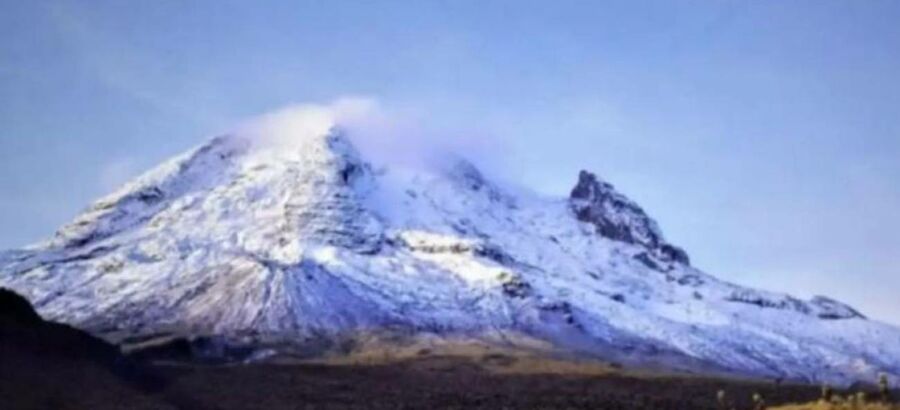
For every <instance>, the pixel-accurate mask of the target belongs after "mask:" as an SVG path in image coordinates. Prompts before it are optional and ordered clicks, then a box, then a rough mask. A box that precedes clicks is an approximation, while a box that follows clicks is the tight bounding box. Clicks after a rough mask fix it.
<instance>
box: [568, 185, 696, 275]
mask: <svg viewBox="0 0 900 410" xmlns="http://www.w3.org/2000/svg"><path fill="white" fill-rule="evenodd" d="M569 203H570V206H571V207H572V210H573V211H574V212H575V215H576V216H577V217H578V220H580V221H583V222H587V223H590V224H592V225H594V227H595V228H596V230H597V233H598V234H600V235H603V236H604V237H607V238H609V239H612V240H615V241H622V242H626V243H630V244H637V245H641V246H643V247H645V248H646V249H647V250H648V251H649V252H650V254H651V255H653V256H654V257H655V258H658V259H660V260H662V261H663V262H677V263H682V264H685V265H690V259H689V258H688V255H687V253H686V252H685V251H684V250H682V249H681V248H678V247H676V246H674V245H671V244H669V243H667V242H666V241H665V240H664V239H663V237H662V233H661V232H660V229H659V227H658V226H657V225H656V221H654V220H653V219H651V218H650V217H649V216H647V214H646V213H645V212H644V210H643V209H642V208H641V207H640V206H639V205H638V204H636V203H634V202H633V201H631V200H630V199H628V198H627V197H625V196H624V195H622V194H621V193H619V192H618V191H616V189H615V188H614V187H613V186H612V184H610V183H608V182H606V181H603V180H602V179H599V178H597V176H596V175H594V174H593V173H591V172H588V171H584V170H582V171H581V172H580V173H579V174H578V184H577V185H575V188H573V189H572V193H571V194H570V195H569ZM646 261H647V263H648V264H650V263H654V262H652V261H650V260H646Z"/></svg>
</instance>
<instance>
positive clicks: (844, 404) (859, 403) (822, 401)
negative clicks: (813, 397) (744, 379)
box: [772, 373, 900, 410]
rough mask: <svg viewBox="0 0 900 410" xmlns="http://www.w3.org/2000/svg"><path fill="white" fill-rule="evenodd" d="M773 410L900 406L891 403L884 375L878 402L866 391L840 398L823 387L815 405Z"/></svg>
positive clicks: (862, 409)
mask: <svg viewBox="0 0 900 410" xmlns="http://www.w3.org/2000/svg"><path fill="white" fill-rule="evenodd" d="M772 410H900V405H897V404H896V403H893V402H892V401H891V392H890V384H889V383H888V378H887V375H886V374H883V373H882V374H880V375H879V376H878V396H877V399H876V401H872V400H870V399H869V396H868V394H867V393H866V392H864V391H858V392H855V393H852V392H851V393H847V395H846V396H840V395H837V394H834V392H833V391H832V389H831V387H830V386H827V385H825V386H822V397H820V398H819V401H817V402H815V403H806V404H793V405H789V406H782V407H777V408H774V409H772Z"/></svg>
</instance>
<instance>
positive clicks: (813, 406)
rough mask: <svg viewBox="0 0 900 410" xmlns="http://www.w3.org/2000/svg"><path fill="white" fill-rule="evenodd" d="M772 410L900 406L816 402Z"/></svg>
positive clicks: (890, 409) (892, 408)
mask: <svg viewBox="0 0 900 410" xmlns="http://www.w3.org/2000/svg"><path fill="white" fill-rule="evenodd" d="M772 410H900V405H895V404H882V403H864V404H860V403H858V402H855V401H849V402H843V403H825V402H815V403H807V404H791V405H788V406H781V407H774V408H772Z"/></svg>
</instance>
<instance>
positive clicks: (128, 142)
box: [0, 0, 900, 324]
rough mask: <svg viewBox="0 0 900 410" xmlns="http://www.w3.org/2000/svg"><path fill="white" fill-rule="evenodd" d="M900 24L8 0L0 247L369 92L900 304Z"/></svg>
mask: <svg viewBox="0 0 900 410" xmlns="http://www.w3.org/2000/svg"><path fill="white" fill-rule="evenodd" d="M898 20H900V2H896V1H877V0H871V1H849V0H848V1H745V2H737V1H712V0H711V1H679V2H674V1H664V2H655V1H642V2H633V1H621V2H619V1H540V2H538V1H533V2H529V1H499V0H498V1H309V2H303V1H295V0H291V1H258V2H257V1H255V2H248V1H233V2H232V1H208V2H204V1H191V2H183V1H168V0H161V1H146V2H122V1H99V0H97V1H71V2H68V1H31V0H23V1H10V0H0V248H12V247H17V246H21V245H25V244H27V243H30V242H33V241H35V240H38V239H40V238H42V237H45V236H48V235H50V234H52V232H53V231H54V229H55V228H56V227H57V226H59V225H60V224H62V223H64V222H66V221H67V220H69V219H70V218H71V217H73V216H74V215H75V214H76V213H77V212H78V211H79V210H80V209H82V208H84V206H86V205H87V204H88V203H89V202H90V201H91V200H92V199H94V198H96V197H98V196H99V195H101V194H103V193H105V192H107V191H109V190H110V189H111V188H114V187H115V186H116V185H117V184H119V183H121V182H123V181H125V180H127V179H128V178H129V177H131V176H133V175H134V174H135V173H137V172H139V171H141V170H143V169H146V168H148V167H150V166H152V165H153V164H155V163H157V162H159V161H161V160H163V159H165V158H167V157H169V156H171V155H173V154H175V153H178V152H180V151H183V150H185V149H187V148H189V147H191V146H194V145H196V144H199V143H201V142H203V141H204V139H205V138H207V137H208V136H210V135H212V134H214V133H216V132H219V131H222V130H226V129H228V127H229V126H231V125H232V124H235V123H237V122H239V121H241V120H243V119H245V118H248V117H250V116H253V115H258V114H260V113H263V112H267V111H271V110H274V109H278V108H280V107H282V106H285V105H288V104H293V103H303V102H327V101H331V100H334V99H335V98H339V97H342V96H347V95H361V96H368V97H372V98H376V99H378V100H379V101H380V102H382V103H383V104H386V105H389V106H392V107H400V108H401V109H406V110H412V111H415V112H416V113H417V117H418V118H419V119H420V120H422V121H427V122H428V123H429V125H430V126H431V127H433V128H435V129H447V130H456V131H454V132H457V133H459V134H462V133H470V134H471V135H477V136H478V138H485V139H490V140H491V141H492V142H491V143H490V144H485V145H484V148H483V150H484V152H480V153H479V157H480V158H482V162H486V161H487V162H491V160H495V161H493V162H496V163H497V164H502V165H501V166H497V167H496V168H497V169H496V170H494V172H497V173H500V174H503V176H504V177H506V178H511V179H514V180H517V181H519V182H521V183H523V184H525V185H529V186H531V187H534V188H536V189H538V190H541V191H545V192H548V193H553V194H560V195H562V194H565V193H567V192H568V190H569V189H570V188H571V186H572V185H573V184H574V182H575V179H576V176H577V171H578V170H579V169H582V168H586V169H591V170H593V171H596V172H597V173H599V174H600V175H602V176H603V177H604V178H606V179H607V180H609V181H611V182H612V183H614V184H615V185H616V186H617V187H619V188H620V189H621V190H622V191H623V192H625V193H626V194H628V195H629V196H631V197H632V198H634V199H635V200H637V201H638V202H639V203H641V204H642V205H643V206H644V207H645V208H646V209H647V210H648V212H649V213H651V214H652V215H653V216H654V217H655V218H656V219H657V220H658V221H659V223H660V225H661V226H662V228H663V230H664V232H665V233H666V234H667V237H668V238H669V239H670V240H671V241H673V242H675V243H677V244H680V245H682V246H683V247H685V248H686V249H687V250H688V251H689V253H690V254H691V255H692V257H693V260H694V262H695V265H697V266H698V267H700V268H702V269H705V270H707V271H709V272H710V273H713V274H715V275H718V276H720V277H723V278H726V279H730V280H734V281H737V282H739V283H744V284H749V285H755V286H761V287H765V288H768V289H776V290H785V291H789V292H792V293H796V294H799V295H801V296H808V295H811V294H819V293H821V294H827V295H831V296H834V297H837V298H839V299H841V300H844V301H847V302H849V303H851V304H853V305H855V306H857V307H859V308H860V309H861V310H863V311H864V312H865V313H868V314H869V315H871V316H873V317H876V318H879V319H882V320H886V321H891V322H894V323H898V324H900V297H898V296H897V295H898V294H900V252H898V250H900V215H898V214H900V182H898V181H900V160H898V158H900V81H898V73H900V52H898V50H900V25H898V24H897V21H898ZM454 132H446V133H442V134H441V135H442V138H453V137H452V135H454ZM448 135H451V137H448ZM471 135H470V136H469V137H468V138H470V139H471V138H472V137H471ZM498 147H499V148H498Z"/></svg>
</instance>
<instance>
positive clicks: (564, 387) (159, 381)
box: [0, 354, 818, 410]
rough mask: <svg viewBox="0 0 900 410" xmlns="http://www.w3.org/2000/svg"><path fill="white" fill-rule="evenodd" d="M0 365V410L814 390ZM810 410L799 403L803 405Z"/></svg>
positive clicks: (489, 371) (531, 363)
mask: <svg viewBox="0 0 900 410" xmlns="http://www.w3.org/2000/svg"><path fill="white" fill-rule="evenodd" d="M4 359H6V360H4V361H3V362H2V363H0V400H2V402H0V403H2V405H0V408H3V409H97V410H100V409H133V408H134V409H173V408H180V409H320V408H321V409H443V408H458V409H462V408H481V409H502V408H509V409H531V408H543V409H666V410H676V409H684V410H702V409H715V408H716V392H717V391H718V390H719V389H723V390H725V391H727V392H728V396H729V398H733V399H734V400H735V401H736V402H737V403H736V404H737V407H736V408H737V409H750V408H751V405H750V403H749V398H750V396H751V395H752V394H753V393H754V392H760V393H761V394H762V395H763V396H764V397H765V398H766V400H767V402H768V403H769V404H771V405H777V404H784V403H790V402H795V403H796V402H807V401H810V400H813V399H814V398H816V397H817V395H818V388H817V387H812V386H796V385H782V386H776V385H775V384H774V383H769V382H751V381H739V380H729V379H713V378H703V377H693V376H661V375H653V374H649V373H638V372H626V371H621V370H617V369H614V368H609V367H606V366H602V365H574V364H566V363H559V362H553V361H550V362H547V361H540V360H536V359H531V358H525V357H516V356H509V355H503V354H493V355H491V354H487V355H482V356H480V357H458V356H457V357H449V356H432V355H427V354H426V355H423V356H422V357H418V358H412V359H406V360H402V361H396V362H391V363H382V364H378V363H374V364H349V363H344V364H334V363H331V364H309V363H306V364H296V363H295V364H254V365H233V366H201V365H183V364H169V365H160V364H157V365H154V366H151V367H149V368H148V369H146V370H140V371H138V370H135V369H125V370H122V369H116V368H110V367H108V366H103V365H98V364H96V363H94V362H85V361H81V360H78V359H71V360H56V361H55V362H52V363H48V362H45V361H43V360H40V359H38V360H36V361H35V360H34V359H36V358H34V357H32V358H28V357H26V356H23V355H17V356H16V357H14V358H10V356H5V357H4ZM803 408H805V407H803Z"/></svg>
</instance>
